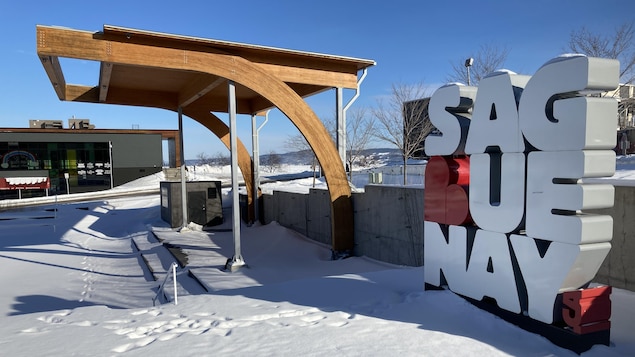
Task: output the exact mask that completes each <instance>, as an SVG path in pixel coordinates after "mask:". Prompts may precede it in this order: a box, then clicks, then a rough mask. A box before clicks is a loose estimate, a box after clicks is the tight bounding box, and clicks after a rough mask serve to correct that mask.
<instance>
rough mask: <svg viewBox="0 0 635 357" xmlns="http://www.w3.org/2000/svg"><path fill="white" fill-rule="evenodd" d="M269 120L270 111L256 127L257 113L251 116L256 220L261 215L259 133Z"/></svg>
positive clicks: (253, 193)
mask: <svg viewBox="0 0 635 357" xmlns="http://www.w3.org/2000/svg"><path fill="white" fill-rule="evenodd" d="M267 121H269V111H268V110H267V112H266V113H265V121H264V122H263V123H262V124H261V125H260V126H259V127H256V115H255V114H254V115H252V116H251V148H252V151H253V162H254V172H253V177H254V185H253V192H252V196H253V202H254V216H255V220H258V217H259V210H260V209H259V207H258V188H259V187H260V143H259V140H258V138H259V135H260V129H262V128H263V127H264V126H265V124H267Z"/></svg>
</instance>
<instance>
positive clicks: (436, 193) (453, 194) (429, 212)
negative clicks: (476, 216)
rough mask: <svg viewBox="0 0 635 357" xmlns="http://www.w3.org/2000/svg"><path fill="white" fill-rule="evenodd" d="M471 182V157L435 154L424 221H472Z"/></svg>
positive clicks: (430, 164) (430, 166) (428, 171)
mask: <svg viewBox="0 0 635 357" xmlns="http://www.w3.org/2000/svg"><path fill="white" fill-rule="evenodd" d="M469 183H470V159H469V157H467V156H465V157H459V158H452V157H448V156H433V157H432V158H431V159H430V160H429V161H428V165H427V166H426V174H425V190H424V203H425V208H424V220H426V221H430V222H437V223H442V224H453V225H461V224H465V223H471V222H472V217H471V216H470V208H469V200H468V192H469Z"/></svg>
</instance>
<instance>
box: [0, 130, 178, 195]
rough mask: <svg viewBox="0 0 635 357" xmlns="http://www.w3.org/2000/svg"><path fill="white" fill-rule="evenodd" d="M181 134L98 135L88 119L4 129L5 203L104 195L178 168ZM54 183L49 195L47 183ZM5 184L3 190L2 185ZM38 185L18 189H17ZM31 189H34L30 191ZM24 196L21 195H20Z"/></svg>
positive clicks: (0, 163) (0, 170) (0, 159)
mask: <svg viewBox="0 0 635 357" xmlns="http://www.w3.org/2000/svg"><path fill="white" fill-rule="evenodd" d="M178 138H179V136H178V131H177V130H115V129H94V126H93V125H91V124H90V123H89V121H88V120H87V119H75V118H73V119H69V128H68V129H64V128H63V125H62V121H60V120H31V121H29V128H2V129H0V198H17V197H19V195H20V196H21V197H29V196H42V195H45V194H64V193H67V190H68V191H69V192H70V193H78V192H89V191H98V190H105V189H109V188H111V187H115V186H119V185H121V184H124V183H126V182H130V181H132V180H135V179H137V178H140V177H143V176H147V175H150V174H153V173H156V172H159V171H161V170H162V168H163V166H164V165H163V140H167V142H168V145H167V147H168V151H169V156H168V157H169V160H168V161H169V162H168V163H167V164H168V166H170V167H176V166H177V165H178V164H180V163H178V162H177V158H178V155H177V153H176V148H177V147H178V145H176V144H177V140H178ZM44 177H46V178H47V179H48V182H49V187H50V188H49V192H46V189H43V188H42V187H43V185H42V180H43V179H44ZM3 178H4V179H5V180H4V181H5V183H4V184H3V183H2V181H1V179H3ZM25 182H26V183H27V184H28V183H35V182H37V183H39V186H37V185H35V186H32V187H29V186H28V185H26V186H25V185H24V184H22V185H15V183H25ZM29 188H32V189H29ZM18 190H23V191H21V192H16V191H18Z"/></svg>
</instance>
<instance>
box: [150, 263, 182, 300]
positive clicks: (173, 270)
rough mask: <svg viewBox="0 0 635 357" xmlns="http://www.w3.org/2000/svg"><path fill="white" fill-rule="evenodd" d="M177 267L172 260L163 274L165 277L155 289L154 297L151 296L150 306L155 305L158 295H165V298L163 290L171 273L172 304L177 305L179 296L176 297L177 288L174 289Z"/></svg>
mask: <svg viewBox="0 0 635 357" xmlns="http://www.w3.org/2000/svg"><path fill="white" fill-rule="evenodd" d="M177 267H178V264H176V262H173V263H172V264H171V265H170V268H169V269H168V271H167V272H166V274H165V278H164V279H163V282H162V283H161V285H159V289H158V290H157V294H156V295H155V296H154V298H152V306H155V304H156V301H157V299H158V298H159V295H163V296H164V297H165V299H166V300H167V299H168V297H167V296H166V295H165V294H164V293H163V290H164V288H165V283H167V282H168V278H170V275H172V284H173V286H174V305H178V304H179V298H178V296H177V295H178V294H177V290H176V268H177Z"/></svg>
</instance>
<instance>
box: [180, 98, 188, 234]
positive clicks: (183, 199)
mask: <svg viewBox="0 0 635 357" xmlns="http://www.w3.org/2000/svg"><path fill="white" fill-rule="evenodd" d="M178 113H179V141H180V146H181V206H182V215H183V221H182V222H181V228H185V227H187V224H188V217H187V187H186V184H187V182H186V180H185V152H184V150H183V108H181V107H179V111H178Z"/></svg>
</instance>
